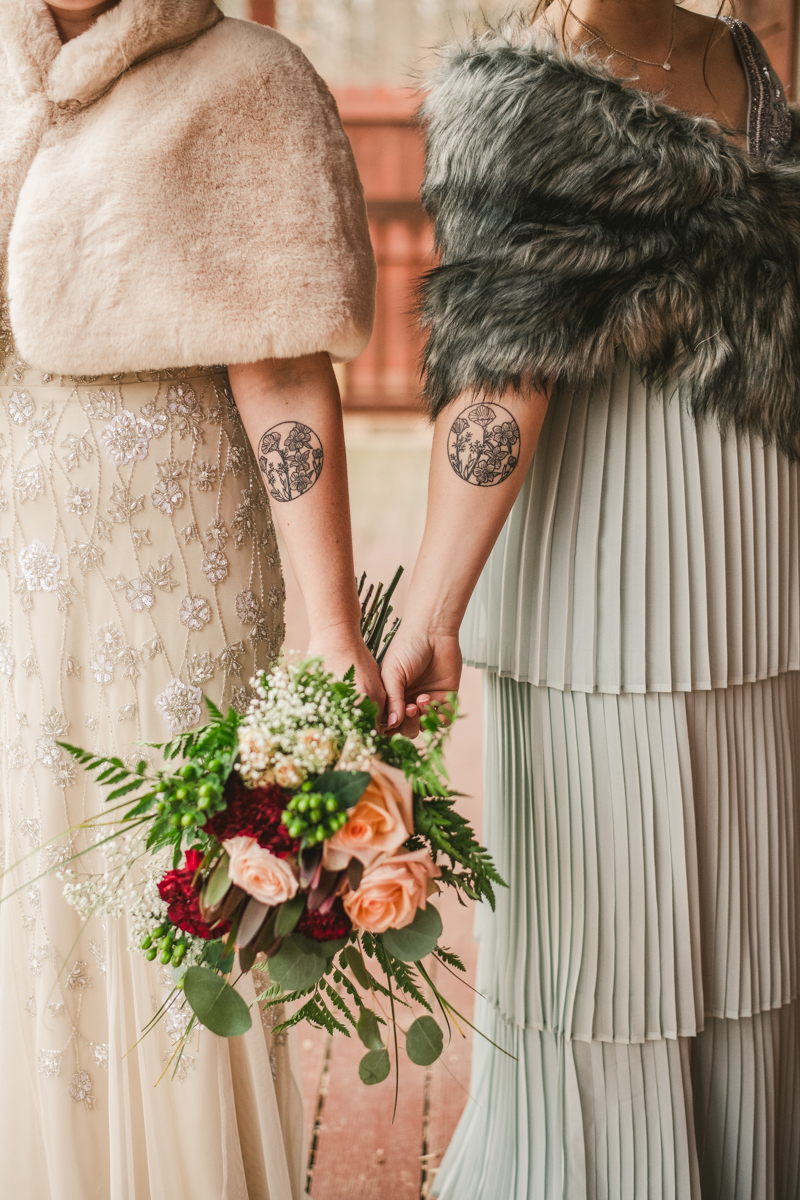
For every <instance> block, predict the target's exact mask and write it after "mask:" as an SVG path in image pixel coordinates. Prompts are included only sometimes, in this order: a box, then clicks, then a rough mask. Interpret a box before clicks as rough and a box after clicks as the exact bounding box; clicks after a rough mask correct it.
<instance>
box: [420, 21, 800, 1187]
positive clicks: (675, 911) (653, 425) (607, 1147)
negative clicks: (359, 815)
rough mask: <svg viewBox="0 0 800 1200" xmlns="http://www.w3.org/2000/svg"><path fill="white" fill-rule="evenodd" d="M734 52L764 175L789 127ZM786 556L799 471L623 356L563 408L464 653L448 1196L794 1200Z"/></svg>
mask: <svg viewBox="0 0 800 1200" xmlns="http://www.w3.org/2000/svg"><path fill="white" fill-rule="evenodd" d="M731 29H732V33H733V35H734V38H735V41H736V45H737V48H738V50H739V53H740V56H741V58H742V62H743V64H744V66H745V68H746V71H747V75H748V81H749V85H750V113H749V121H748V146H749V150H750V152H751V153H754V154H761V153H764V152H765V151H767V150H769V149H771V148H773V147H775V146H776V145H785V144H787V143H788V140H789V114H788V111H787V108H786V103H785V100H784V98H783V93H782V89H781V87H780V85H779V84H778V82H777V80H776V79H775V77H774V76H773V75H772V74H771V71H770V68H769V65H768V63H767V61H766V59H765V57H764V53H763V50H761V48H760V46H759V44H758V42H757V41H756V40H755V38H754V37H753V35H752V34H751V32H750V30H749V29H748V28H747V27H746V26H745V25H743V24H742V23H741V22H732V23H731ZM799 537H800V467H798V464H797V463H790V462H789V461H788V459H787V458H786V457H785V456H784V455H783V454H781V453H780V452H779V451H778V450H777V449H776V447H775V446H774V445H772V446H764V444H763V443H762V442H761V441H760V440H759V439H758V438H757V437H756V436H754V435H749V436H745V437H741V438H736V437H733V436H730V437H728V438H723V437H722V436H721V435H720V431H719V428H718V426H717V424H716V422H715V421H713V420H706V421H699V422H695V421H694V420H693V419H692V418H691V416H690V415H689V412H688V407H687V403H686V399H685V397H682V396H681V395H678V394H676V395H672V396H670V395H666V394H664V395H661V394H659V395H651V394H648V391H647V389H646V388H645V387H644V385H643V384H642V381H641V379H640V378H639V377H638V376H637V374H636V372H635V371H634V370H633V369H632V367H631V364H630V362H629V360H628V359H627V357H626V355H625V354H624V353H622V352H620V353H619V354H618V356H617V363H616V366H615V368H614V370H613V371H612V372H610V373H609V375H608V377H607V378H602V379H598V380H596V381H595V385H594V388H593V390H591V392H590V390H589V389H582V390H581V389H574V390H572V391H569V390H567V389H559V388H556V389H554V393H553V398H552V399H551V402H550V406H549V409H548V414H547V417H546V419H545V423H544V426H543V428H542V432H541V436H540V439H539V443H538V446H537V449H536V454H535V456H534V461H533V464H532V466H531V469H530V472H529V475H528V477H527V479H526V481H525V484H524V486H523V489H522V491H521V493H520V496H519V498H518V500H517V502H516V504H515V506H514V509H513V510H512V513H511V515H510V517H509V519H508V521H507V523H506V525H505V528H504V529H503V532H502V533H501V535H500V538H499V539H498V542H497V544H496V546H495V547H494V550H493V552H492V555H491V557H490V559H489V562H488V564H487V566H486V569H485V571H484V573H483V575H482V577H481V580H480V582H479V584H478V587H477V589H476V591H475V594H474V596H473V598H472V601H471V604H470V608H469V610H468V614H467V618H466V620H465V623H464V627H463V630H462V643H463V648H464V657H465V660H466V661H467V662H469V663H471V664H472V665H474V666H478V667H482V668H484V669H485V685H484V701H485V710H486V718H485V724H486V729H485V753H486V791H485V795H486V801H485V805H486V807H485V825H484V838H485V841H486V844H487V846H488V847H489V849H490V851H491V852H492V854H493V856H494V859H495V862H496V863H497V866H498V869H499V871H500V872H501V874H502V875H503V877H504V878H505V880H506V881H507V882H508V884H509V888H508V890H507V891H506V890H501V891H500V893H499V895H498V905H497V912H496V913H494V914H493V913H491V912H490V911H488V910H486V911H484V910H482V911H481V912H480V913H479V915H478V932H479V936H480V942H481V949H480V962H479V969H478V985H477V986H478V989H479V992H480V993H481V996H482V997H483V998H482V999H479V1000H478V1002H477V1013H478V1016H477V1022H478V1024H479V1026H480V1028H481V1029H483V1030H484V1031H485V1033H486V1034H487V1036H488V1037H489V1038H491V1039H492V1041H493V1042H495V1043H496V1044H497V1045H499V1046H501V1047H503V1049H504V1050H506V1051H507V1052H508V1054H503V1053H501V1052H500V1051H499V1050H496V1049H494V1048H493V1046H492V1045H491V1044H490V1043H489V1042H487V1041H485V1040H484V1039H482V1038H476V1039H475V1043H474V1059H473V1074H472V1082H471V1086H470V1100H469V1102H468V1103H467V1106H466V1109H465V1112H464V1115H463V1117H462V1119H461V1122H460V1124H459V1127H458V1129H457V1131H456V1134H455V1136H454V1138H453V1141H452V1143H451V1145H450V1148H449V1149H448V1151H447V1154H446V1156H445V1158H444V1161H443V1164H442V1167H441V1169H440V1171H439V1174H438V1176H437V1180H436V1186H435V1191H436V1194H438V1195H439V1196H440V1197H441V1200H489V1197H491V1200H562V1198H563V1200H700V1198H701V1197H702V1200H798V1198H800V1002H799V1001H798V992H799V991H800V926H799V925H798V903H800V547H799V546H798V538H799ZM510 1056H513V1057H510Z"/></svg>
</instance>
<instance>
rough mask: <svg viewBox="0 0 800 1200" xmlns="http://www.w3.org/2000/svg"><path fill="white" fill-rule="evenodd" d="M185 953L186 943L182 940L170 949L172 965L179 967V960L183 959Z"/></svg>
mask: <svg viewBox="0 0 800 1200" xmlns="http://www.w3.org/2000/svg"><path fill="white" fill-rule="evenodd" d="M185 953H186V943H185V942H182V943H181V944H180V945H179V946H176V947H175V949H174V950H173V951H172V959H171V962H172V965H173V967H179V966H180V965H181V962H182V961H183V956H184V954H185Z"/></svg>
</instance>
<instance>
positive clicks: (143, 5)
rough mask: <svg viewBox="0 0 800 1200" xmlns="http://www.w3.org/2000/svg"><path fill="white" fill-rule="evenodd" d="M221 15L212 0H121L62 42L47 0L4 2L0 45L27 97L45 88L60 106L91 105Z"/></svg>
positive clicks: (0, 8) (0, 7)
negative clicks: (127, 75)
mask: <svg viewBox="0 0 800 1200" xmlns="http://www.w3.org/2000/svg"><path fill="white" fill-rule="evenodd" d="M220 20H222V13H221V12H220V11H219V9H218V8H217V6H216V4H215V3H214V0H120V3H119V4H118V5H117V6H116V8H112V9H110V10H109V11H108V12H106V13H103V15H102V16H101V17H99V19H98V20H97V22H96V23H95V24H94V25H93V26H92V28H91V29H90V30H88V32H86V33H84V34H82V35H81V36H80V37H77V38H73V39H72V41H70V42H67V44H66V45H63V46H62V44H61V39H60V38H59V36H58V32H57V30H56V27H55V23H54V21H53V18H52V15H51V13H50V10H49V8H48V7H47V4H46V3H45V0H0V43H2V46H3V49H4V51H5V53H6V56H7V59H8V63H9V68H10V73H11V75H12V77H13V79H14V80H15V82H16V84H17V87H18V89H19V91H20V92H21V93H22V94H23V95H24V94H26V93H30V92H33V91H37V90H41V91H43V92H45V94H46V95H47V97H48V99H50V100H51V101H53V103H55V104H65V103H68V102H70V101H73V102H78V103H81V104H85V103H88V102H89V101H91V100H92V99H94V98H95V97H96V96H99V95H101V94H102V93H103V92H104V91H105V90H106V89H107V88H108V87H109V86H110V85H111V84H113V83H114V81H115V80H116V79H118V78H119V76H120V75H121V74H122V73H123V71H126V70H127V69H128V68H129V67H130V66H132V65H134V64H136V63H139V62H142V61H143V60H144V59H146V58H148V57H149V56H150V55H152V54H156V53H158V52H159V51H161V50H164V49H166V48H170V47H174V46H178V45H182V44H184V43H186V42H188V41H191V40H192V39H193V38H195V37H197V36H198V35H199V34H201V33H203V32H204V31H205V30H207V29H210V28H211V26H212V25H215V24H216V22H217V21H220Z"/></svg>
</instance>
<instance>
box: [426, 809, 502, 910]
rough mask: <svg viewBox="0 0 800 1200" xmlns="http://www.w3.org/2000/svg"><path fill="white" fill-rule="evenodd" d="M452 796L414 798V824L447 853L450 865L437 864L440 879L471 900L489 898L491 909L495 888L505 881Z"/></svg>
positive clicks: (444, 853) (431, 841) (437, 849)
mask: <svg viewBox="0 0 800 1200" xmlns="http://www.w3.org/2000/svg"><path fill="white" fill-rule="evenodd" d="M455 802H456V797H455V796H437V797H431V798H430V799H427V800H423V799H422V798H421V797H419V796H415V797H414V826H415V828H416V830H417V833H419V834H420V835H421V836H422V837H424V838H426V839H427V840H428V841H429V842H430V844H431V846H432V847H433V849H434V854H435V856H437V855H436V852H437V851H438V853H439V854H443V855H446V856H447V858H448V859H449V860H450V865H449V866H448V865H447V864H446V863H441V862H440V863H439V867H440V869H441V872H442V882H443V883H444V884H446V885H450V886H452V887H456V888H458V889H459V891H462V892H463V893H464V894H465V895H466V896H468V897H469V899H470V900H488V902H489V904H490V905H491V906H492V908H494V905H495V896H494V887H493V885H494V884H496V885H498V886H499V887H505V886H506V884H505V882H504V880H503V879H502V877H501V876H500V875H499V873H498V871H497V869H496V867H495V865H494V863H493V862H492V859H491V855H490V854H489V851H488V850H487V849H486V848H485V847H484V846H482V845H481V844H480V842H479V841H478V840H477V838H476V837H475V833H474V830H473V828H472V826H471V825H470V823H469V821H468V820H467V819H466V817H464V816H462V815H461V813H460V812H459V811H458V809H457V808H456V807H455Z"/></svg>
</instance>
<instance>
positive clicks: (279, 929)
mask: <svg viewBox="0 0 800 1200" xmlns="http://www.w3.org/2000/svg"><path fill="white" fill-rule="evenodd" d="M305 906H306V897H305V894H304V893H303V892H298V893H297V895H296V896H293V897H292V899H291V900H284V902H283V904H282V905H281V906H280V908H279V909H278V915H277V917H276V918H275V936H276V937H286V935H287V934H289V933H291V932H292V930H293V929H294V927H295V925H296V924H297V922H298V921H299V920H300V918H301V917H302V915H303V909H304V908H305Z"/></svg>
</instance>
